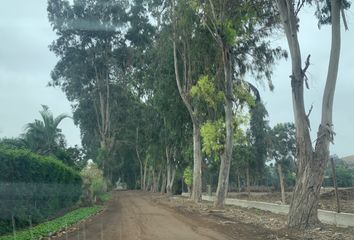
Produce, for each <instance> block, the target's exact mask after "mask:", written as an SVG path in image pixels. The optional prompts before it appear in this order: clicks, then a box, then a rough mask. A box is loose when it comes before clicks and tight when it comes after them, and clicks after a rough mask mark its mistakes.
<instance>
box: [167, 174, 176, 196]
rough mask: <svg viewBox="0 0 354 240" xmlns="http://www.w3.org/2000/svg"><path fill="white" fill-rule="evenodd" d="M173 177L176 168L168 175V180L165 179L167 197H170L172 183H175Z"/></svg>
mask: <svg viewBox="0 0 354 240" xmlns="http://www.w3.org/2000/svg"><path fill="white" fill-rule="evenodd" d="M175 176H176V168H173V169H172V172H171V174H170V179H168V178H167V185H166V192H167V195H172V189H173V183H174V181H175Z"/></svg>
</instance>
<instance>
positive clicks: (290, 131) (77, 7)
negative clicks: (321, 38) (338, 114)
mask: <svg viewBox="0 0 354 240" xmlns="http://www.w3.org/2000/svg"><path fill="white" fill-rule="evenodd" d="M314 2H317V3H318V4H317V12H318V14H317V15H318V17H319V21H320V24H326V23H332V29H333V35H334V36H337V35H338V31H339V29H340V24H339V16H340V15H341V14H342V16H343V18H345V15H344V9H346V8H348V7H349V4H348V2H347V1H344V0H341V1H336V0H332V1H324V0H323V1H322V0H319V1H311V0H308V1H291V0H278V1H276V2H274V1H268V0H262V1H259V0H252V1H238V0H223V1H214V0H210V1H198V0H189V1H187V0H172V1H164V0H132V1H117V0H94V1H86V0H76V1H73V2H71V1H67V0H60V1H58V0H49V1H48V16H49V21H50V23H51V25H52V27H53V30H54V32H55V33H56V34H57V39H56V40H55V41H53V43H52V44H51V46H50V50H51V51H52V52H53V53H55V55H56V56H57V57H58V59H59V61H58V62H57V64H56V66H55V67H54V69H53V71H52V81H51V84H52V85H53V86H57V87H61V88H62V90H63V91H64V92H65V94H66V95H67V98H68V99H69V100H70V101H71V102H72V106H73V117H74V120H75V122H76V124H77V125H78V126H79V127H80V129H81V135H82V144H83V147H84V149H85V152H86V153H87V156H88V157H89V158H91V159H93V161H95V162H96V163H97V164H98V166H99V167H100V168H101V169H102V170H103V173H104V176H105V178H106V179H107V181H109V182H111V183H114V182H116V181H117V180H118V179H119V178H121V179H123V180H124V181H125V182H126V183H127V184H128V186H129V187H130V188H140V189H144V190H151V191H155V192H156V191H160V192H162V193H164V192H166V193H168V194H171V193H172V192H173V189H176V188H174V183H176V182H178V181H177V180H178V179H180V180H181V179H184V180H185V181H184V182H185V183H186V184H187V186H188V189H189V190H190V191H191V198H192V199H193V200H194V201H200V200H201V193H202V190H203V188H205V185H206V184H207V183H209V184H211V185H214V186H216V200H215V206H217V207H223V206H224V203H225V197H226V194H227V192H228V189H229V188H231V187H232V186H231V184H230V182H229V181H230V180H229V179H234V180H235V183H236V182H237V185H238V188H240V187H241V182H242V180H244V182H245V185H246V186H247V187H248V190H249V189H250V185H251V184H258V185H261V184H265V182H268V180H267V177H265V176H267V174H268V175H269V173H270V171H269V168H270V167H269V166H266V164H265V162H266V160H267V159H269V158H274V159H275V161H276V162H275V165H276V167H277V174H278V175H279V179H280V181H279V182H280V186H281V188H282V192H284V180H283V179H284V175H286V176H287V174H290V175H292V176H294V174H295V172H296V173H297V179H299V181H297V184H296V186H295V194H294V195H293V196H294V197H293V200H292V204H291V208H290V209H291V211H290V215H289V224H290V226H295V227H306V226H309V225H311V224H314V223H316V222H317V220H318V219H317V210H316V209H317V207H315V206H317V203H318V197H319V187H320V186H321V183H322V179H323V173H324V166H325V163H326V162H327V159H328V157H329V150H328V147H329V142H330V140H331V139H332V137H333V133H332V130H331V127H332V120H331V119H332V114H331V111H332V110H331V108H332V107H331V103H332V101H333V93H334V86H335V85H334V84H335V81H336V72H337V71H338V66H337V65H338V57H339V55H338V53H339V49H338V46H339V45H340V39H338V36H337V38H334V41H335V42H334V45H333V47H332V55H331V64H330V70H329V77H328V80H327V83H328V87H326V92H325V97H324V101H325V102H328V104H325V105H324V109H323V119H322V123H321V126H320V129H319V134H318V139H317V143H316V149H315V150H313V149H312V142H311V141H310V137H309V121H308V114H307V113H305V109H304V103H303V102H304V101H303V88H304V84H306V82H307V77H306V70H307V68H308V67H309V58H308V61H307V62H306V65H305V68H303V67H302V66H301V54H300V45H299V42H298V39H297V32H298V30H299V20H300V19H299V17H298V13H299V11H300V10H301V9H302V8H303V7H304V6H305V5H307V4H313V3H314ZM281 30H285V35H286V37H287V40H288V43H289V49H290V56H291V61H292V67H293V69H292V80H291V85H292V90H293V100H294V112H295V125H291V124H285V125H279V126H276V127H274V129H270V127H269V126H268V122H267V111H266V109H265V107H264V105H263V103H262V99H261V96H260V94H259V92H258V90H257V88H256V87H255V85H254V84H252V83H254V81H258V82H265V83H266V85H267V86H269V88H270V89H271V90H272V89H273V87H274V86H273V84H272V79H271V77H272V69H273V65H274V64H275V63H276V61H277V60H278V59H280V58H286V57H287V53H286V51H284V50H283V49H281V48H280V47H277V46H273V45H272V44H271V39H272V36H273V35H274V34H275V33H280V32H281ZM250 79H251V80H252V81H250ZM295 129H296V131H295ZM295 133H296V137H295V136H294V135H295ZM295 142H296V143H295ZM295 145H296V147H297V151H296V152H295V150H294V146H295ZM313 153H315V154H313ZM295 159H297V161H295ZM308 163H309V164H308ZM307 168H310V169H307ZM244 170H246V172H245V171H244ZM288 170H289V171H288ZM318 170H319V171H318ZM184 182H183V181H182V182H181V183H182V184H184ZM251 182H252V183H251ZM303 184H305V185H306V186H305V185H303ZM309 184H310V185H311V184H314V185H313V186H312V185H311V186H310V185H309ZM309 189H310V190H309ZM311 189H313V190H311ZM309 191H311V192H309ZM306 196H309V197H310V198H309V199H308V201H309V205H307V204H300V203H301V202H304V197H306ZM283 202H284V197H283ZM309 206H310V207H309Z"/></svg>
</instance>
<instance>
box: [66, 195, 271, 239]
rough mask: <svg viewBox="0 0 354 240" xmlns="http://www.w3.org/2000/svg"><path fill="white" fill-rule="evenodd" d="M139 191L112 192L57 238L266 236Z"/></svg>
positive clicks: (243, 237)
mask: <svg viewBox="0 0 354 240" xmlns="http://www.w3.org/2000/svg"><path fill="white" fill-rule="evenodd" d="M150 196H151V195H149V194H148V193H144V192H139V191H121V192H114V193H113V196H112V199H111V200H110V201H109V203H108V206H107V209H106V210H105V211H104V212H103V213H101V214H99V215H97V216H95V217H93V218H92V219H91V220H90V221H87V222H85V223H81V224H79V225H77V226H76V228H77V229H76V230H74V231H72V232H71V233H69V234H66V235H65V234H64V235H63V236H62V237H61V238H60V240H66V239H68V240H81V239H82V240H226V239H240V240H249V239H266V238H267V237H266V236H268V234H269V232H268V233H267V232H264V231H259V229H257V227H255V226H253V225H250V224H243V223H240V224H239V226H238V227H237V228H236V230H235V226H234V227H232V228H230V227H229V226H227V225H222V224H219V223H217V222H216V221H215V220H213V219H209V218H206V217H202V216H199V215H197V214H195V215H193V214H186V213H179V212H177V211H176V210H174V209H172V208H169V207H167V206H164V205H161V204H156V203H154V202H153V201H152V200H151V197H150Z"/></svg>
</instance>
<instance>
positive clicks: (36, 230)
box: [0, 206, 102, 240]
mask: <svg viewBox="0 0 354 240" xmlns="http://www.w3.org/2000/svg"><path fill="white" fill-rule="evenodd" d="M101 210H102V206H94V207H87V208H79V209H76V210H74V211H72V212H69V213H67V214H65V215H64V216H62V217H59V218H56V219H54V220H51V221H48V222H45V223H41V224H38V225H37V226H34V227H33V228H32V229H26V230H22V231H18V232H17V233H16V240H33V239H41V238H42V237H47V236H48V235H49V234H53V233H55V232H58V231H60V230H62V229H65V228H67V227H70V226H71V225H73V224H75V223H77V222H79V221H82V220H83V219H85V218H88V217H90V216H92V215H94V214H95V213H97V212H99V211H101ZM13 239H14V236H13V235H12V234H9V235H6V236H1V237H0V240H13Z"/></svg>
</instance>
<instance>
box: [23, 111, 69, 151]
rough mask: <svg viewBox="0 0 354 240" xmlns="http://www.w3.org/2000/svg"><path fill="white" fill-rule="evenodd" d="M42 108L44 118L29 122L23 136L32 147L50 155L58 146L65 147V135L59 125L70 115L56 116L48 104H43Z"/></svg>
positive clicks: (41, 113) (41, 112)
mask: <svg viewBox="0 0 354 240" xmlns="http://www.w3.org/2000/svg"><path fill="white" fill-rule="evenodd" d="M42 108H43V109H42V110H41V111H39V113H40V115H41V117H42V120H38V119H36V120H35V121H34V122H32V123H28V124H27V125H26V126H25V133H24V134H23V136H22V137H23V139H24V141H25V143H26V145H27V146H28V147H29V148H30V149H32V150H33V151H35V152H38V153H40V154H45V155H48V154H53V153H55V151H56V150H58V148H60V147H64V146H63V144H64V143H65V139H64V135H63V134H62V132H61V129H60V128H58V126H59V124H60V123H61V121H63V120H64V119H65V118H68V117H69V115H67V114H60V115H58V116H57V117H54V116H53V114H52V113H51V111H50V110H49V107H48V106H46V105H42Z"/></svg>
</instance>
